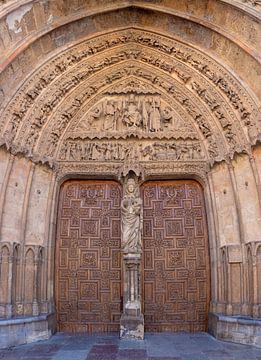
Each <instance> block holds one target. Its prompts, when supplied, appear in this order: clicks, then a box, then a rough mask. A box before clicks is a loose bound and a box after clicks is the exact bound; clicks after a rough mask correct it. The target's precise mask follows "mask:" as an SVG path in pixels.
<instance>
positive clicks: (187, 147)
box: [59, 139, 204, 161]
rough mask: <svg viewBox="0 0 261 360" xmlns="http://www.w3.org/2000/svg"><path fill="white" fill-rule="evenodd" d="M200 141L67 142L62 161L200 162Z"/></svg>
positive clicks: (64, 146)
mask: <svg viewBox="0 0 261 360" xmlns="http://www.w3.org/2000/svg"><path fill="white" fill-rule="evenodd" d="M203 158H204V156H203V152H202V149H201V145H200V144H199V142H193V141H187V142H185V141H182V142H178V141H177V142H173V141H172V142H153V143H134V142H130V143H128V142H104V141H99V142H98V141H96V142H94V141H84V140H70V139H69V140H67V141H65V142H64V144H63V145H62V148H61V150H60V156H59V159H60V160H67V161H82V160H85V161H88V160H98V161H106V160H109V161H113V160H115V161H123V160H126V159H127V160H128V159H137V160H144V161H146V160H199V159H203Z"/></svg>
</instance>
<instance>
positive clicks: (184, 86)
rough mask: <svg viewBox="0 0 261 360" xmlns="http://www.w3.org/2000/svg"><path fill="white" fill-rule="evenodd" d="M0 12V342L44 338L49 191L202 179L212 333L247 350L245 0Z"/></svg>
mask: <svg viewBox="0 0 261 360" xmlns="http://www.w3.org/2000/svg"><path fill="white" fill-rule="evenodd" d="M0 2H1V5H0V29H1V32H0V49H1V51H0V53H1V56H0V71H1V73H0V103H1V108H0V146H1V149H0V170H1V171H0V186H1V192H0V237H1V238H0V253H1V254H2V255H1V256H2V260H3V262H2V264H1V267H2V268H3V271H2V272H1V273H2V277H1V275H0V281H1V283H2V284H4V286H3V290H4V291H3V292H4V294H3V295H2V296H1V302H0V316H1V317H2V318H3V321H2V320H1V321H0V331H1V332H2V333H1V335H2V334H4V335H5V336H0V345H1V344H4V346H6V344H7V346H10V345H13V344H17V342H19V341H20V342H26V341H31V340H32V339H35V338H36V337H37V335H36V333H41V334H42V335H41V336H43V337H44V336H45V337H47V336H50V335H51V332H52V331H55V322H54V315H53V314H54V311H55V306H54V287H53V283H54V276H55V275H54V274H55V272H54V259H55V257H54V252H53V249H54V248H55V239H56V237H55V229H56V207H57V203H58V193H59V189H60V185H61V183H62V182H63V181H64V180H65V179H73V178H84V179H86V178H88V179H89V180H90V179H105V180H106V179H107V180H108V179H110V180H114V181H116V180H118V179H120V178H122V176H126V175H127V174H128V172H129V170H133V172H134V173H135V174H136V176H137V177H140V178H142V181H150V180H159V179H172V180H174V179H195V180H198V181H199V182H200V183H201V184H202V187H203V189H204V196H205V201H206V214H207V222H208V229H209V248H210V264H211V303H210V308H209V329H210V331H212V333H213V334H215V335H216V336H217V337H225V338H227V339H234V340H235V341H239V342H252V343H256V344H258V342H259V344H260V336H259V335H258V334H256V332H255V329H256V322H255V318H258V317H260V314H261V305H260V296H259V295H260V294H259V292H258V291H257V290H256V289H257V288H258V285H259V282H260V269H259V268H260V266H259V263H260V262H258V261H257V259H258V258H259V257H260V256H259V255H260V251H259V250H258V249H259V248H260V233H261V222H260V219H261V216H260V213H261V200H260V198H261V197H260V194H261V191H260V189H261V181H260V179H261V171H260V168H261V165H260V164H261V149H260V139H261V135H260V134H261V132H260V128H261V127H260V104H261V103H260V95H261V94H260V86H259V84H260V81H259V77H260V54H259V53H260V49H259V46H258V45H259V44H260V40H259V33H260V12H259V9H260V5H259V4H258V1H252V0H249V1H243V0H231V1H226V0H209V1H207V2H206V1H204V0H199V1H194V2H193V1H190V0H184V1H182V2H181V1H178V0H173V1H171V2H170V1H167V0H160V1H158V2H157V4H156V3H155V1H154V0H146V1H143V0H135V1H132V0H131V1H130V0H126V1H124V2H122V1H121V0H115V1H114V2H113V4H112V3H111V4H110V3H108V4H107V2H106V6H104V1H103V0H97V1H93V2H91V4H90V2H86V1H78V0H73V1H60V0H56V1H53V0H51V1H49V0H46V1H45V2H43V1H41V0H35V1H31V0H19V1H13V0H5V1H0ZM43 19H44V21H43ZM126 24H127V25H126ZM249 199H251V201H249ZM35 219H38V221H35ZM2 278H4V279H2ZM249 284H251V286H248V285H249ZM26 287H28V288H29V289H30V294H29V293H28V294H27V293H26ZM31 315H32V316H33V320H32V319H31V317H30V316H31ZM242 316H246V317H247V316H249V317H250V320H249V319H247V324H246V323H243V324H242V323H241V317H242ZM21 317H22V318H23V319H24V320H23V321H24V322H23V321H22V323H21V322H20V320H17V318H19V319H20V318H21ZM32 321H33V322H32ZM35 323H36V324H37V326H38V325H39V328H40V329H41V331H40V332H37V331H35V328H36V327H35ZM227 324H229V327H228V326H227ZM9 326H10V327H9ZM239 326H240V327H241V326H243V327H244V329H246V328H247V331H246V332H245V333H246V334H247V335H245V337H242V336H241V335H240V334H238V332H237V329H238V327H239ZM258 326H259V325H258ZM7 328H8V329H11V330H10V332H12V334H14V333H17V334H18V333H19V334H21V333H22V334H23V337H21V336H20V337H19V338H16V337H14V336H7V337H6V334H7ZM25 328H26V329H27V330H26V331H25V330H24V329H25ZM228 328H229V330H228V331H227V329H228ZM13 329H15V330H13ZM21 329H22V330H21ZM224 329H225V330H226V331H223V330H224ZM249 329H250V330H249ZM16 330H17V331H16ZM20 330H21V332H20ZM8 331H9V330H8ZM1 342H2V343H1ZM1 346H2V345H1Z"/></svg>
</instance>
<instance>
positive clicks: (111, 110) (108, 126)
mask: <svg viewBox="0 0 261 360" xmlns="http://www.w3.org/2000/svg"><path fill="white" fill-rule="evenodd" d="M115 105H116V104H115V102H114V101H113V100H108V101H107V103H106V105H105V109H104V123H103V130H115V125H116V118H115V112H116V109H115Z"/></svg>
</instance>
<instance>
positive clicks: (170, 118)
mask: <svg viewBox="0 0 261 360" xmlns="http://www.w3.org/2000/svg"><path fill="white" fill-rule="evenodd" d="M186 129H187V126H185V124H184V123H183V122H182V121H181V120H180V119H179V118H177V116H176V115H175V113H174V110H173V109H172V108H171V107H170V106H169V105H167V104H165V103H164V102H162V100H161V99H160V97H159V96H157V95H148V96H144V95H136V94H132V93H131V94H128V95H124V96H117V97H116V96H111V97H106V98H105V99H103V100H102V101H100V102H99V103H98V104H96V105H95V106H94V107H92V108H91V110H90V111H89V113H88V115H87V117H86V118H85V119H83V120H82V121H81V122H80V123H79V124H78V126H77V127H76V129H74V131H82V130H84V131H87V132H95V131H104V132H107V133H108V132H111V133H116V132H117V133H121V132H122V133H125V132H137V131H138V132H143V133H155V134H156V133H158V132H163V131H173V132H174V131H177V130H186Z"/></svg>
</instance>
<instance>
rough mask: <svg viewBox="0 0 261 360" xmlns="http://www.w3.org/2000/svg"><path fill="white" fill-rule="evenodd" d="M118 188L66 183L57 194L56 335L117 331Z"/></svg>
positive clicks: (95, 183)
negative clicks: (58, 195)
mask: <svg viewBox="0 0 261 360" xmlns="http://www.w3.org/2000/svg"><path fill="white" fill-rule="evenodd" d="M120 201H121V187H120V185H119V184H117V183H116V182H113V181H69V182H66V183H65V184H64V186H63V187H62V189H61V194H60V203H59V204H60V205H59V219H58V228H57V231H58V232H57V252H56V307H57V320H58V328H59V330H60V331H70V332H71V331H72V332H100V331H118V330H119V320H120V311H121V309H120V306H121V255H120V246H121V233H120Z"/></svg>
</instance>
